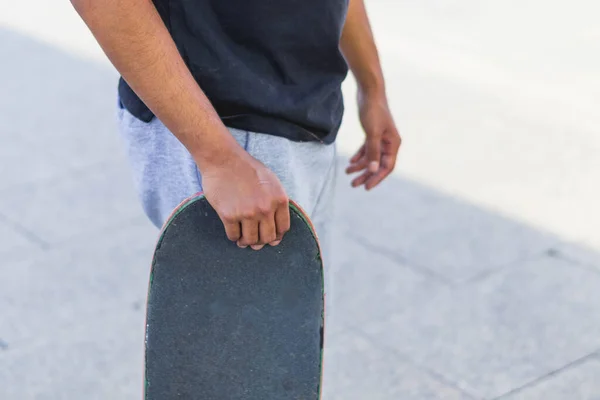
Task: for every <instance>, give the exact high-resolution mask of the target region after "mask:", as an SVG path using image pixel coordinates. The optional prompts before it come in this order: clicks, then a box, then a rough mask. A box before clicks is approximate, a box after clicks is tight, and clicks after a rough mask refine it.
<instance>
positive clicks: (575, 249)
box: [553, 242, 600, 272]
mask: <svg viewBox="0 0 600 400" xmlns="http://www.w3.org/2000/svg"><path fill="white" fill-rule="evenodd" d="M553 250H554V252H555V253H554V255H555V256H556V257H559V258H563V259H566V260H570V261H574V262H575V263H577V264H580V265H582V266H585V267H590V268H594V269H596V270H598V271H599V272H600V251H599V250H597V249H594V248H592V247H588V246H585V245H581V244H578V243H573V242H568V243H567V242H565V243H561V244H559V245H557V246H555V247H554V249H553Z"/></svg>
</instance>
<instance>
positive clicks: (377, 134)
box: [340, 0, 401, 190]
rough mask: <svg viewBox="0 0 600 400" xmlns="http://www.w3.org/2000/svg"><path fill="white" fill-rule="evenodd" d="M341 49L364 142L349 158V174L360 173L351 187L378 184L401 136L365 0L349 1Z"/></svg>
mask: <svg viewBox="0 0 600 400" xmlns="http://www.w3.org/2000/svg"><path fill="white" fill-rule="evenodd" d="M340 48H341V50H342V52H343V53H344V57H345V58H346V61H347V62H348V65H349V66H350V69H351V70H352V74H353V75H354V78H355V79H356V83H357V86H358V106H359V112H360V121H361V123H362V126H363V129H364V131H365V134H366V139H365V143H364V145H363V146H362V147H361V148H360V149H359V150H358V152H357V153H356V154H355V155H354V157H352V158H351V160H350V165H349V166H348V168H347V169H346V172H347V173H348V174H354V173H359V175H358V177H356V178H355V179H354V180H353V181H352V186H354V187H358V186H361V185H364V186H365V188H366V189H367V190H370V189H372V188H374V187H375V186H377V185H378V184H379V183H380V182H381V181H382V180H384V179H385V178H386V177H387V176H388V175H389V174H391V172H392V171H393V170H394V168H395V166H396V158H397V156H398V151H399V149H400V143H401V139H400V135H399V133H398V130H397V128H396V125H395V123H394V120H393V118H392V114H391V112H390V109H389V106H388V101H387V97H386V92H385V83H384V78H383V71H382V68H381V63H380V61H379V54H378V51H377V46H376V45H375V40H374V38H373V32H372V30H371V25H370V23H369V18H368V16H367V10H366V8H365V3H364V0H350V5H349V9H348V15H347V17H346V23H345V25H344V30H343V32H342V39H341V43H340Z"/></svg>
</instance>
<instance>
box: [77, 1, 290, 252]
mask: <svg viewBox="0 0 600 400" xmlns="http://www.w3.org/2000/svg"><path fill="white" fill-rule="evenodd" d="M71 2H72V4H73V6H74V7H75V9H76V11H77V12H78V13H79V15H80V16H81V17H82V19H83V20H84V21H85V23H86V24H87V25H88V27H89V28H90V30H91V31H92V33H93V35H94V36H95V38H96V40H97V41H98V43H99V44H100V46H101V47H102V49H103V50H104V52H105V53H106V55H107V56H108V58H109V59H110V60H111V62H112V63H113V65H114V66H115V67H116V69H117V70H118V71H119V72H120V74H121V75H122V76H123V78H124V79H125V80H126V81H127V83H128V84H129V85H130V86H131V88H132V89H133V90H134V91H135V92H136V94H137V95H138V96H140V98H141V99H142V100H143V101H144V103H145V104H146V105H147V106H148V107H149V108H150V109H151V110H152V111H153V112H154V114H155V115H156V116H157V117H158V118H159V119H160V120H161V121H162V122H163V123H164V124H165V126H166V127H167V128H168V129H169V130H170V131H171V132H172V133H173V134H174V135H175V136H176V137H177V138H178V139H179V141H181V143H182V144H183V145H184V146H185V147H186V148H187V149H188V151H189V152H190V154H191V155H192V156H193V158H194V160H195V161H196V163H197V164H198V167H199V168H200V169H201V171H202V174H203V186H204V190H205V195H206V198H207V200H208V201H209V202H210V203H211V205H212V206H213V207H214V208H215V210H216V211H217V213H218V214H219V216H220V217H221V219H222V220H223V223H224V225H225V229H226V231H227V235H228V237H229V238H230V239H231V240H234V241H238V244H239V245H240V246H242V247H245V246H248V245H255V247H261V245H262V244H264V243H271V242H273V241H275V239H280V238H281V236H282V235H283V233H284V232H285V231H287V229H289V214H288V208H287V207H288V203H287V197H286V196H285V193H284V192H283V188H282V187H281V184H280V183H279V181H278V180H277V178H276V177H275V175H273V174H272V173H271V172H270V171H269V170H268V169H267V168H266V167H264V166H263V165H262V164H261V163H259V162H258V161H256V160H255V159H254V158H252V157H250V156H249V155H248V154H247V153H246V152H245V151H244V149H243V148H242V147H241V146H239V145H238V143H237V142H236V140H235V139H234V138H233V136H231V135H230V134H229V131H228V130H227V128H226V127H225V126H224V125H223V123H222V122H221V120H220V118H219V116H218V115H217V112H216V111H215V109H214V108H213V107H212V105H211V104H210V102H209V100H208V99H207V97H206V96H205V95H204V93H203V92H202V90H201V88H200V87H199V86H198V84H197V83H196V81H195V79H194V78H193V76H192V74H191V73H190V71H189V69H188V68H187V66H186V65H185V63H184V61H183V59H182V57H181V56H180V54H179V52H178V50H177V47H176V45H175V43H174V41H173V39H172V38H171V35H170V34H169V32H168V31H167V28H166V27H165V25H164V24H163V21H162V19H161V18H160V15H159V14H158V11H157V10H156V8H155V6H154V4H153V3H152V1H151V0H71ZM265 182H266V183H267V184H265ZM242 200H243V201H242ZM259 222H260V225H259ZM276 224H277V226H276ZM263 225H264V226H263ZM259 229H260V232H259ZM259 233H260V236H259Z"/></svg>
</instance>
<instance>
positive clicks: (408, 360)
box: [348, 325, 480, 400]
mask: <svg viewBox="0 0 600 400" xmlns="http://www.w3.org/2000/svg"><path fill="white" fill-rule="evenodd" d="M348 329H349V330H351V331H353V332H354V333H355V334H357V335H359V336H361V337H362V338H364V339H366V340H368V341H369V343H371V344H372V345H373V346H375V347H379V348H380V349H381V350H384V351H390V352H392V353H394V354H395V355H396V356H397V357H399V358H400V359H401V360H402V361H404V362H405V363H407V364H409V365H410V366H412V367H414V368H415V369H416V370H417V371H420V372H422V373H424V374H426V375H428V376H429V377H431V378H433V379H434V380H437V381H438V382H440V383H442V384H444V385H446V386H448V387H451V388H453V389H454V390H456V391H458V392H459V393H460V394H462V395H464V396H466V397H467V398H468V400H480V399H478V398H477V397H475V395H473V394H471V393H469V392H468V391H467V390H466V389H464V388H462V387H460V386H459V385H457V384H456V383H455V382H453V381H452V380H451V379H449V378H447V377H445V376H444V375H443V374H441V373H439V372H436V371H433V370H431V369H429V368H427V367H426V366H424V365H421V364H419V363H416V362H414V361H413V360H412V359H411V358H410V357H408V356H407V355H406V354H404V353H402V352H401V351H399V350H398V349H395V348H394V347H391V346H388V345H386V344H381V343H380V342H375V341H374V340H373V338H372V337H371V335H369V334H367V333H366V332H364V331H363V330H362V329H360V328H358V327H356V326H355V325H348Z"/></svg>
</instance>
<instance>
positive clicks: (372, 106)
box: [346, 93, 402, 190]
mask: <svg viewBox="0 0 600 400" xmlns="http://www.w3.org/2000/svg"><path fill="white" fill-rule="evenodd" d="M358 106H359V115H360V122H361V124H362V127H363V129H364V131H365V134H366V139H365V143H364V144H363V145H362V146H361V148H360V149H359V150H358V152H357V153H356V154H355V155H354V157H352V158H351V159H350V165H349V166H348V168H346V173H347V174H355V173H360V175H358V176H357V177H356V178H354V179H353V180H352V186H353V187H359V186H361V185H364V186H365V189H367V190H370V189H372V188H374V187H375V186H377V185H378V184H379V183H381V181H383V180H384V179H385V178H387V177H388V175H390V174H391V173H392V171H393V170H394V167H395V166H396V158H397V156H398V151H399V149H400V144H401V142H402V139H401V138H400V134H399V133H398V129H396V124H395V123H394V119H393V117H392V113H391V112H390V109H389V107H388V103H387V100H385V98H384V97H381V96H368V95H367V96H364V95H361V94H360V93H359V100H358Z"/></svg>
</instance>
